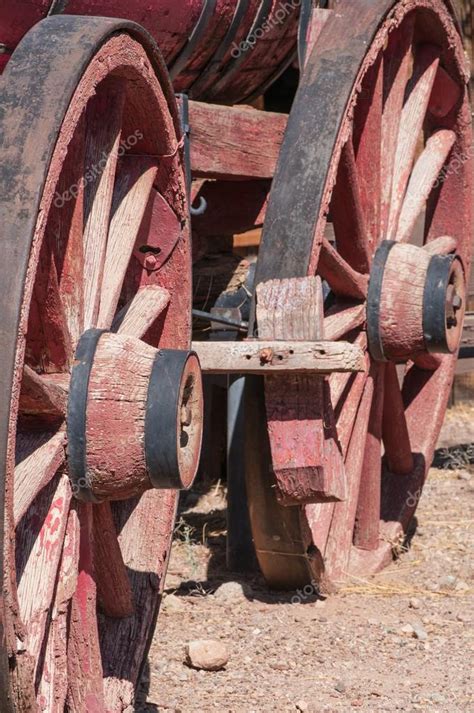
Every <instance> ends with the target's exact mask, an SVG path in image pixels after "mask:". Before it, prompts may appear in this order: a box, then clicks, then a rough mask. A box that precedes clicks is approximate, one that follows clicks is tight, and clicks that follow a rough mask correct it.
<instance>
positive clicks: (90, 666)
mask: <svg viewBox="0 0 474 713" xmlns="http://www.w3.org/2000/svg"><path fill="white" fill-rule="evenodd" d="M78 515H79V522H80V528H81V535H80V546H79V573H78V578H77V587H76V590H75V592H74V595H73V597H72V601H71V615H70V624H69V637H68V644H67V675H68V691H67V705H68V708H69V709H70V710H74V711H76V710H77V711H81V710H97V711H99V710H105V705H104V698H103V695H104V694H103V682H102V677H103V673H102V659H101V652H100V645H99V632H98V628H97V590H96V584H95V581H94V573H93V554H92V548H91V538H92V518H93V515H92V506H91V505H84V504H81V505H79V506H78Z"/></svg>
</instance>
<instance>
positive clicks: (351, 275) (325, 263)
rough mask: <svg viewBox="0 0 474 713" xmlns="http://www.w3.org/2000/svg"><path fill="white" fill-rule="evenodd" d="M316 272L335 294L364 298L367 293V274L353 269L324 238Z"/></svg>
mask: <svg viewBox="0 0 474 713" xmlns="http://www.w3.org/2000/svg"><path fill="white" fill-rule="evenodd" d="M318 272H319V274H320V275H321V277H323V278H324V279H325V280H327V282H328V283H329V285H330V286H331V289H332V290H333V292H334V293H335V294H336V295H341V296H342V297H352V298H355V299H364V297H365V296H366V294H367V284H368V277H367V275H362V274H361V273H360V272H357V271H356V270H354V268H353V267H352V266H351V265H350V264H349V263H348V262H347V261H346V260H344V258H343V257H341V255H340V254H339V253H338V252H337V250H336V249H335V248H334V247H333V246H332V245H331V243H330V242H329V241H328V240H326V238H324V239H323V242H322V245H321V255H320V261H319V265H318Z"/></svg>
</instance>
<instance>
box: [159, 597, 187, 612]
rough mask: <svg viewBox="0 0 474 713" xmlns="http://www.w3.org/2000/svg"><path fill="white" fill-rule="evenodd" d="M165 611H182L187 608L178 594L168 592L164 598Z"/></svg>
mask: <svg viewBox="0 0 474 713" xmlns="http://www.w3.org/2000/svg"><path fill="white" fill-rule="evenodd" d="M162 608H163V611H165V612H170V613H171V612H181V611H183V609H184V608H185V606H184V604H183V602H182V601H181V599H180V598H179V597H177V596H176V594H168V596H167V597H165V598H164V599H163V607H162Z"/></svg>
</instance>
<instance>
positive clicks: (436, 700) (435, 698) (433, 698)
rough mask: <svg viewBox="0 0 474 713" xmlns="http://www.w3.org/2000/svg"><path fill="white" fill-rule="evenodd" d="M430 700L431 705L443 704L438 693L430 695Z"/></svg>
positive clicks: (441, 697) (442, 698) (442, 699)
mask: <svg viewBox="0 0 474 713" xmlns="http://www.w3.org/2000/svg"><path fill="white" fill-rule="evenodd" d="M430 700H431V702H432V703H444V697H443V696H441V695H440V694H439V693H432V694H431V696H430Z"/></svg>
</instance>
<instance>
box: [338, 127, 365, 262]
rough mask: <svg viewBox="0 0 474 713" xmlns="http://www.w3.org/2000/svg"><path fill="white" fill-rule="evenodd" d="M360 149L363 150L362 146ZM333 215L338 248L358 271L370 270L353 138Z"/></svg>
mask: <svg viewBox="0 0 474 713" xmlns="http://www.w3.org/2000/svg"><path fill="white" fill-rule="evenodd" d="M359 151H360V149H359ZM332 215H333V225H334V232H335V234H336V241H337V250H338V252H339V254H340V255H341V256H342V257H343V258H344V260H346V261H347V262H348V263H349V264H350V265H351V267H353V268H354V269H355V270H357V272H362V273H364V272H368V271H369V265H370V257H371V255H370V250H369V240H368V238H369V234H368V232H367V226H366V221H365V213H364V207H363V203H362V198H361V193H360V187H359V178H358V172H357V166H356V160H355V156H354V147H353V144H352V141H350V140H349V141H347V143H346V144H345V146H344V148H343V150H342V155H341V160H340V162H339V169H338V174H337V179H336V185H335V188H334V194H333V199H332Z"/></svg>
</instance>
